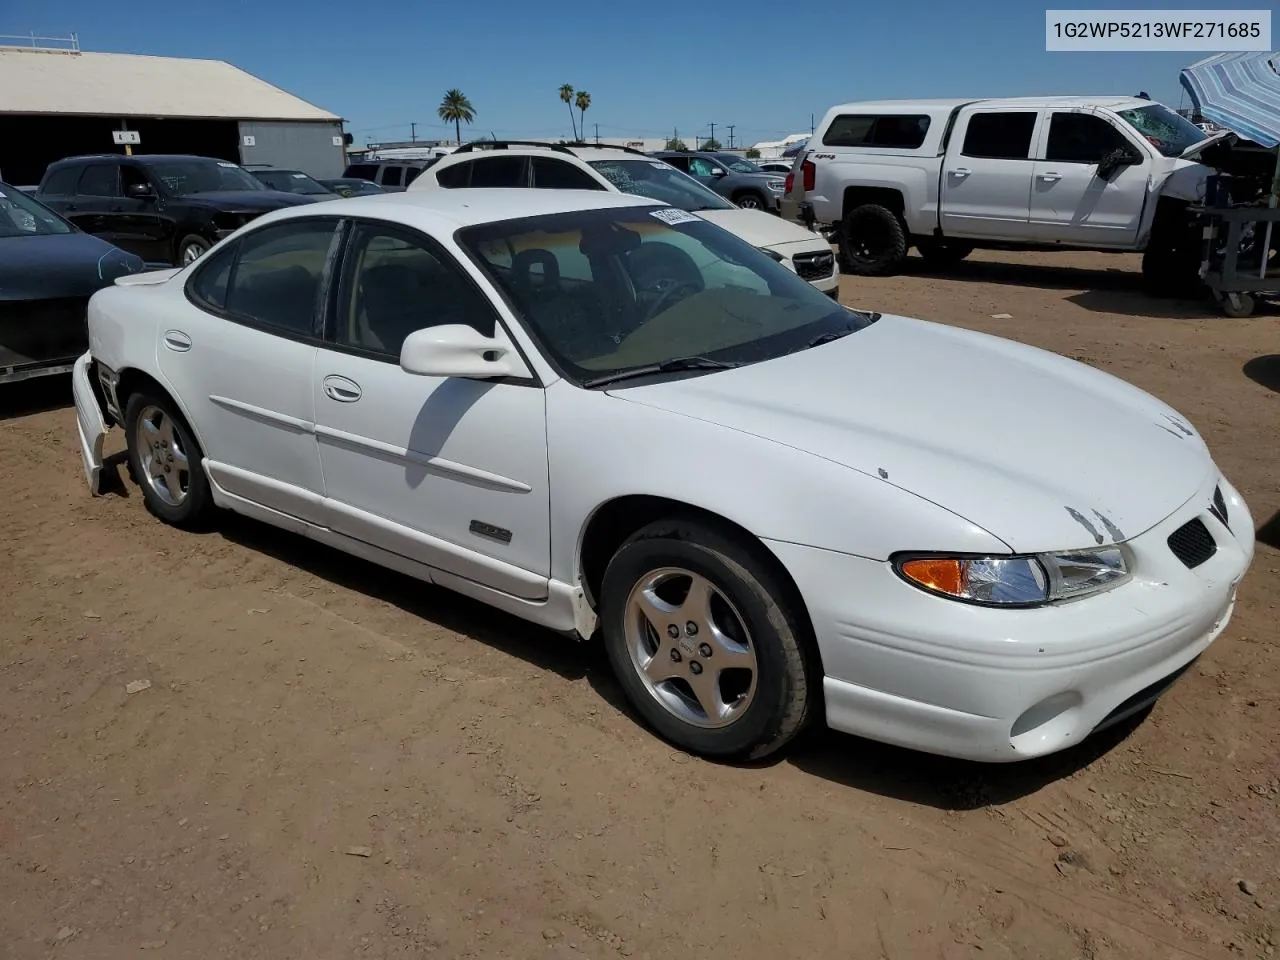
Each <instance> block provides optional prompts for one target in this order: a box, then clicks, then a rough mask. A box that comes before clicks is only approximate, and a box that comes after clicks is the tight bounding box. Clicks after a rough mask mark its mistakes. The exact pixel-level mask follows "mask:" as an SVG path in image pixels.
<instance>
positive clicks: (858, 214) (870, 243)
mask: <svg viewBox="0 0 1280 960" xmlns="http://www.w3.org/2000/svg"><path fill="white" fill-rule="evenodd" d="M840 254H841V256H842V257H843V258H844V263H845V269H846V270H847V271H848V272H849V273H855V274H858V275H859V276H863V277H887V276H889V275H890V274H894V273H897V272H898V270H899V269H901V267H902V263H903V261H904V260H906V258H907V231H906V230H905V229H904V228H903V225H902V221H901V220H900V219H899V218H898V215H897V214H896V213H894V212H893V211H892V210H890V209H889V208H888V207H882V206H880V205H879V204H875V203H868V204H866V205H864V206H861V207H855V208H854V209H853V210H850V211H849V213H848V214H847V215H846V216H845V218H844V224H843V226H842V227H841V230H840Z"/></svg>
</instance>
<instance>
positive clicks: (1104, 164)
mask: <svg viewBox="0 0 1280 960" xmlns="http://www.w3.org/2000/svg"><path fill="white" fill-rule="evenodd" d="M1141 162H1142V158H1141V157H1139V156H1138V155H1137V154H1135V153H1134V152H1133V151H1132V150H1126V149H1125V148H1124V147H1116V149H1114V150H1112V151H1111V152H1110V153H1108V154H1106V155H1105V156H1104V157H1103V158H1102V159H1101V160H1099V161H1098V176H1099V177H1101V178H1102V179H1103V180H1110V179H1111V178H1112V177H1114V176H1115V175H1116V174H1117V173H1119V172H1120V171H1121V170H1123V169H1124V168H1125V167H1131V166H1133V165H1134V164H1138V163H1141Z"/></svg>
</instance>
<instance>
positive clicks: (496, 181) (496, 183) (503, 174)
mask: <svg viewBox="0 0 1280 960" xmlns="http://www.w3.org/2000/svg"><path fill="white" fill-rule="evenodd" d="M527 184H528V181H527V178H526V176H525V171H524V157H509V156H508V157H481V158H480V159H479V160H476V161H474V162H473V164H472V167H471V186H473V187H523V186H527Z"/></svg>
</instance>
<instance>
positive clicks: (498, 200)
mask: <svg viewBox="0 0 1280 960" xmlns="http://www.w3.org/2000/svg"><path fill="white" fill-rule="evenodd" d="M338 204H341V206H337V205H338ZM664 206H666V204H664V203H662V202H661V201H658V200H651V199H649V198H648V197H638V196H633V195H632V194H629V193H612V192H610V191H607V190H535V189H525V188H518V187H515V188H513V187H468V188H467V189H465V190H418V191H413V190H406V191H404V192H403V193H380V194H374V195H373V196H367V197H347V198H345V199H340V200H325V201H321V202H320V203H309V204H306V205H304V206H300V207H287V208H286V209H284V210H281V211H277V212H275V213H272V214H268V215H267V217H271V218H272V219H291V218H292V216H300V215H316V214H321V215H331V216H332V215H340V216H352V217H358V216H368V217H374V218H376V219H379V220H392V221H395V222H398V223H404V224H407V225H409V226H416V227H419V228H420V229H425V230H430V229H431V228H433V227H437V228H443V227H448V228H450V229H456V228H457V227H470V226H475V225H476V224H481V223H497V222H499V221H501V220H517V219H519V218H521V217H537V216H547V215H550V214H556V213H572V212H574V211H576V210H606V209H611V208H615V207H664ZM267 217H262V218H260V219H258V220H255V221H254V222H255V223H262V222H264V221H265V220H266V219H267Z"/></svg>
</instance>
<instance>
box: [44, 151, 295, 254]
mask: <svg viewBox="0 0 1280 960" xmlns="http://www.w3.org/2000/svg"><path fill="white" fill-rule="evenodd" d="M36 196H37V198H38V199H39V200H40V201H41V202H42V203H44V204H46V205H47V206H49V207H51V208H53V209H54V210H56V211H57V212H58V213H60V214H62V215H63V216H65V217H66V218H67V219H68V220H70V221H71V222H72V223H74V224H75V225H76V226H77V227H79V228H80V229H82V230H84V231H85V232H86V233H92V234H96V235H97V236H99V237H102V238H103V239H104V240H108V241H110V242H111V243H113V244H115V245H116V246H118V247H121V248H123V249H125V250H128V251H129V252H130V253H136V254H137V255H138V256H140V257H142V259H144V260H146V261H148V262H149V263H166V264H179V265H186V264H188V263H191V262H192V261H193V260H195V259H196V258H197V257H199V256H200V254H202V253H204V252H205V251H206V250H208V249H209V248H210V247H211V246H213V245H214V244H215V243H217V242H218V241H219V240H221V239H222V238H223V237H225V236H226V235H227V234H229V233H231V232H232V231H233V230H236V229H238V228H239V227H241V226H243V225H244V224H245V223H247V222H249V221H250V220H252V219H254V218H255V217H258V216H261V215H262V214H264V213H266V212H268V211H270V210H278V209H280V208H281V207H290V206H295V205H297V204H301V203H313V202H315V200H316V199H317V198H316V197H313V196H305V195H302V194H297V193H283V192H280V191H278V190H268V189H267V188H266V187H265V186H263V185H262V184H261V183H260V182H259V181H258V180H257V178H255V177H254V176H253V175H252V174H250V173H249V172H248V171H247V170H245V169H244V168H243V167H241V166H239V165H238V164H235V163H229V162H228V161H226V160H214V159H211V158H209V157H187V156H169V155H155V156H140V157H122V156H118V155H115V154H107V155H103V156H93V157H71V158H68V159H66V160H59V161H57V162H56V163H52V164H50V165H49V168H48V169H47V170H46V171H45V174H44V179H42V180H41V181H40V189H39V190H38V191H37V192H36Z"/></svg>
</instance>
